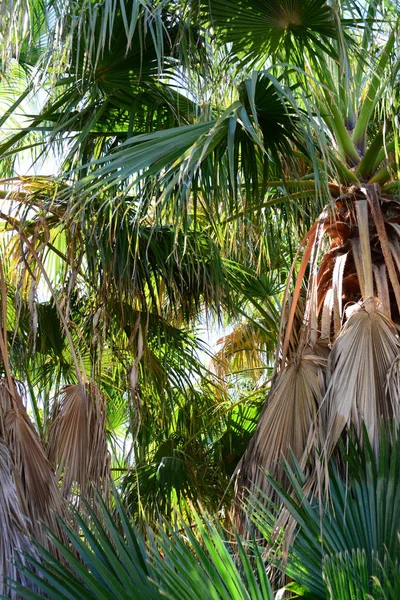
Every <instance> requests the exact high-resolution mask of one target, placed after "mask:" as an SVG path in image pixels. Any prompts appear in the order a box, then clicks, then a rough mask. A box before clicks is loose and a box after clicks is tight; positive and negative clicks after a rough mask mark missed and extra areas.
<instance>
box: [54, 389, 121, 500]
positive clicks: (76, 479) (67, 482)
mask: <svg viewBox="0 0 400 600" xmlns="http://www.w3.org/2000/svg"><path fill="white" fill-rule="evenodd" d="M48 456H49V460H50V462H51V464H53V465H54V466H55V467H56V469H57V473H58V476H59V477H60V478H61V480H62V486H61V491H62V494H63V496H64V497H65V498H68V497H69V495H70V493H71V488H72V486H73V484H78V485H79V490H80V493H81V494H83V495H85V496H87V495H88V494H89V491H90V488H89V485H90V486H93V488H94V489H97V490H99V491H100V490H102V491H103V493H104V495H105V496H107V491H108V489H109V483H110V471H109V468H110V459H109V455H108V450H107V442H106V406H105V400H104V397H103V395H102V393H101V392H100V390H99V389H98V387H97V386H96V385H95V384H94V383H88V384H86V385H83V386H82V385H80V384H77V385H70V386H67V387H65V388H64V389H63V390H62V391H61V393H60V399H59V400H58V402H57V406H56V408H55V417H54V420H53V423H52V426H51V430H50V436H49V445H48Z"/></svg>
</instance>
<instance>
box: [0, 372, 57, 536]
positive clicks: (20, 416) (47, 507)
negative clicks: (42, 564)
mask: <svg viewBox="0 0 400 600" xmlns="http://www.w3.org/2000/svg"><path fill="white" fill-rule="evenodd" d="M0 430H1V431H0V434H1V437H2V438H3V439H4V441H5V443H6V444H7V447H8V449H9V451H10V455H11V460H12V464H13V467H14V477H15V482H16V486H17V490H18V495H19V499H20V504H21V506H22V509H23V511H24V513H25V514H26V516H27V517H28V518H29V519H30V522H31V527H32V531H33V533H34V535H35V537H36V538H37V539H39V540H40V541H41V542H42V543H43V544H44V545H46V546H47V545H48V544H49V540H48V538H47V536H46V535H45V533H44V531H43V523H44V524H46V525H47V527H49V529H51V530H52V531H54V532H55V533H57V535H60V536H61V537H63V533H62V529H61V527H60V526H59V523H58V521H57V515H61V516H66V506H65V503H64V500H63V498H62V496H61V493H60V490H59V488H58V486H57V483H56V479H55V477H54V473H53V470H52V468H51V466H50V463H49V461H48V460H47V457H46V455H45V452H44V449H43V447H42V444H41V442H40V440H39V438H38V436H37V433H36V431H35V429H34V427H33V425H32V423H31V421H30V419H29V417H28V414H27V412H26V409H25V406H24V404H23V401H22V398H21V396H20V395H19V393H18V391H17V388H16V385H15V384H13V387H12V389H10V387H9V385H8V382H7V381H5V380H2V381H0Z"/></svg>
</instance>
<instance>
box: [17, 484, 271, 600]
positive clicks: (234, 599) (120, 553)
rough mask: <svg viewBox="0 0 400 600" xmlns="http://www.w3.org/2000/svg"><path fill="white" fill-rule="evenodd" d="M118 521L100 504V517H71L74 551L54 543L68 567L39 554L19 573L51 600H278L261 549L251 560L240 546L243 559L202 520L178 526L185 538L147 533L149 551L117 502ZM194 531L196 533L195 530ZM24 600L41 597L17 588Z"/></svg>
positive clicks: (169, 532) (89, 513)
mask: <svg viewBox="0 0 400 600" xmlns="http://www.w3.org/2000/svg"><path fill="white" fill-rule="evenodd" d="M114 496H115V501H116V515H112V514H110V512H109V511H108V510H107V508H106V507H105V505H104V504H103V503H101V510H100V514H99V515H97V514H96V513H95V512H93V511H92V510H91V509H90V508H89V506H87V507H86V516H81V515H80V514H79V513H76V512H75V514H74V517H75V520H76V522H77V524H78V525H79V527H80V530H81V532H82V536H79V535H77V534H76V533H75V532H74V530H72V529H71V528H70V527H68V526H67V525H66V524H64V527H65V530H66V532H67V533H68V537H69V542H70V545H71V547H72V548H73V549H74V552H76V554H77V556H78V557H79V559H80V560H78V559H77V558H76V557H75V555H74V554H73V553H72V552H71V550H70V549H69V548H68V547H67V546H64V545H63V544H61V543H60V542H58V541H57V540H56V539H54V538H53V539H52V541H53V543H54V544H55V545H56V546H57V548H58V551H59V553H60V555H61V556H62V559H63V562H61V561H59V560H56V559H54V558H53V557H52V556H51V555H49V554H48V553H47V552H46V551H45V550H43V549H41V548H39V549H38V551H39V554H40V558H39V559H37V558H36V557H32V558H31V559H30V561H31V564H32V566H33V568H34V569H35V570H33V568H32V567H31V568H30V569H29V567H25V566H21V571H22V572H23V573H24V576H25V577H26V578H27V580H28V581H30V582H32V583H33V584H35V585H36V587H37V588H38V590H39V591H40V592H42V593H45V594H48V595H51V597H52V598H54V600H56V599H57V600H63V599H67V598H72V597H73V598H74V599H78V598H82V600H83V599H85V600H87V599H93V600H94V599H96V600H98V599H100V598H104V599H106V598H109V597H110V594H112V595H113V597H115V598H117V599H118V600H123V599H127V598H132V599H137V600H139V599H140V600H142V599H143V598H150V599H154V600H156V599H158V598H169V599H170V600H178V599H182V600H188V599H189V600H203V599H204V598H215V599H217V598H219V599H222V600H272V598H273V593H272V590H271V587H270V584H269V581H268V578H267V576H266V573H265V569H264V564H263V560H262V557H261V554H260V552H259V550H258V549H257V546H256V545H255V544H253V545H252V548H251V551H252V554H253V557H252V560H251V559H250V558H249V556H248V555H247V554H246V551H245V548H244V547H243V545H242V543H241V542H240V540H239V538H236V539H235V543H236V544H238V551H239V552H238V557H237V558H235V556H234V554H233V552H232V550H231V545H230V543H229V541H228V540H227V538H226V537H225V535H224V534H223V532H222V530H221V528H220V527H218V526H216V525H215V524H214V523H212V522H211V521H209V520H207V517H206V515H204V519H205V521H204V520H203V519H202V518H200V517H199V516H197V517H196V522H195V523H194V525H193V527H192V526H190V525H188V524H187V523H185V521H184V520H182V519H181V520H180V521H179V525H180V530H178V529H174V528H171V527H168V526H167V527H166V530H164V529H163V528H162V527H161V526H159V527H158V529H157V530H156V531H155V532H152V531H151V530H150V529H149V530H148V532H147V535H148V537H149V538H150V543H149V544H146V541H145V539H144V538H143V537H142V536H141V535H140V534H139V533H138V531H137V530H136V528H135V527H134V526H133V525H132V523H131V521H130V517H129V514H127V512H126V511H125V509H124V507H123V505H122V504H121V501H120V500H119V498H118V496H117V494H115V495H114ZM193 528H195V531H194V530H193ZM14 588H15V590H16V591H17V592H18V593H19V594H20V597H21V598H24V599H27V600H28V599H33V598H38V597H41V596H40V595H38V594H37V593H36V592H33V591H31V590H29V588H28V587H27V586H26V587H24V586H22V585H20V584H16V583H14Z"/></svg>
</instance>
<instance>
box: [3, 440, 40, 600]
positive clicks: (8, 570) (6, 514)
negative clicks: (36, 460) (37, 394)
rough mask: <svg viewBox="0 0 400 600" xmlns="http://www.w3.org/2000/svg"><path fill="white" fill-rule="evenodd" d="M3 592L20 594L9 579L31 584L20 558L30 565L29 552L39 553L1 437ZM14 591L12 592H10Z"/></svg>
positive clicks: (12, 595) (14, 595)
mask: <svg viewBox="0 0 400 600" xmlns="http://www.w3.org/2000/svg"><path fill="white" fill-rule="evenodd" d="M0 479H1V486H0V573H1V578H0V594H1V595H2V596H6V597H7V598H8V597H10V598H12V599H14V598H17V596H16V594H15V592H13V591H10V586H9V580H13V581H17V582H18V583H20V584H22V585H28V587H30V586H29V583H28V580H27V579H26V578H25V577H24V575H23V573H22V572H21V570H20V568H19V566H18V565H17V562H18V563H19V564H20V565H21V564H22V565H26V562H27V559H26V553H29V554H30V555H31V556H32V557H34V556H35V550H34V547H33V545H32V542H31V539H30V534H31V526H30V523H29V521H28V520H27V517H26V514H25V513H24V507H23V505H22V506H21V501H20V498H19V495H18V492H17V488H16V482H15V479H14V475H13V466H12V462H11V459H10V453H9V450H8V448H7V446H6V444H5V443H4V441H3V440H0ZM9 594H10V595H9Z"/></svg>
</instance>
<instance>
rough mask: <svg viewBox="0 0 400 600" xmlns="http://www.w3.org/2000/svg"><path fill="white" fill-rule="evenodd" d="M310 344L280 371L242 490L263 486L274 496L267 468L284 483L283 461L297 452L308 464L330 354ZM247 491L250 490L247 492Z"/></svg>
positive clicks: (247, 457)
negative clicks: (310, 346) (266, 474)
mask: <svg viewBox="0 0 400 600" xmlns="http://www.w3.org/2000/svg"><path fill="white" fill-rule="evenodd" d="M321 354H322V351H321V353H320V350H319V351H318V354H317V353H316V352H315V351H314V350H312V349H311V348H309V347H308V348H306V349H305V351H304V354H303V356H302V357H301V358H300V359H299V360H298V362H292V363H290V364H289V365H288V366H286V367H285V368H284V369H282V371H280V372H279V373H278V374H277V376H276V379H275V381H274V383H273V387H272V389H271V392H270V394H269V397H268V399H267V402H266V404H265V407H264V410H263V412H262V414H261V417H260V421H259V423H258V427H257V430H256V432H255V434H254V436H253V438H252V441H251V442H250V444H249V447H248V449H247V450H246V453H245V454H244V456H243V458H242V460H241V462H240V464H239V467H238V479H237V486H238V489H239V490H242V494H243V492H244V490H245V489H246V488H247V490H248V491H250V492H254V493H255V494H256V495H257V494H258V490H262V491H263V492H264V493H265V494H266V495H267V496H268V497H274V494H273V490H272V488H271V486H270V485H269V484H268V482H267V480H266V477H265V475H264V471H263V470H267V471H268V472H269V473H270V474H271V475H272V476H273V477H274V478H275V479H277V480H278V481H279V482H280V483H281V484H283V485H285V484H287V482H286V477H285V474H284V471H283V469H282V467H281V465H280V464H279V463H280V462H281V461H282V458H283V457H285V458H287V459H289V458H290V451H291V450H292V451H293V452H294V455H295V456H296V458H297V460H298V461H299V462H300V464H301V466H302V467H306V464H307V461H308V457H309V452H310V449H311V447H312V445H313V443H314V438H315V436H316V426H317V424H316V417H317V411H318V407H319V402H320V400H321V398H322V397H323V395H324V392H325V367H326V358H324V357H323V356H321ZM244 493H245V494H246V493H247V492H244Z"/></svg>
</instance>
